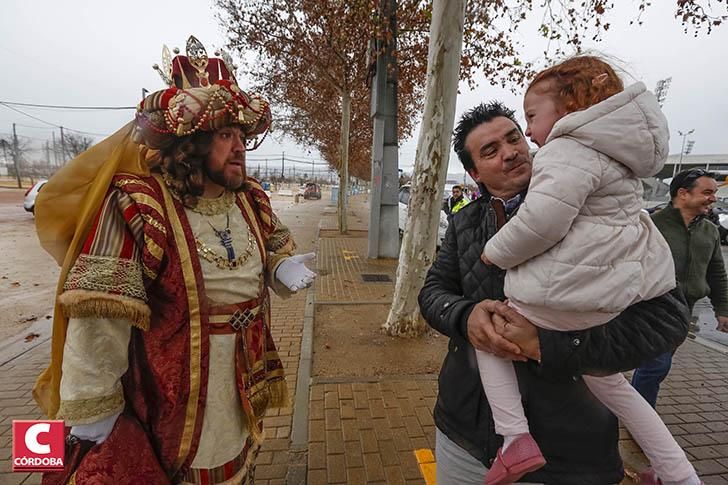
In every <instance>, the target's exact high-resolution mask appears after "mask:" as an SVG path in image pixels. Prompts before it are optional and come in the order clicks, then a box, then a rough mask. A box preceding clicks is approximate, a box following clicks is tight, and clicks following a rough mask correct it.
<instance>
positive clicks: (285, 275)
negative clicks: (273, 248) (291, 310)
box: [276, 253, 316, 291]
mask: <svg viewBox="0 0 728 485" xmlns="http://www.w3.org/2000/svg"><path fill="white" fill-rule="evenodd" d="M315 257H316V253H307V254H297V255H295V256H291V257H290V258H287V259H284V260H283V261H282V262H281V264H279V265H278V268H276V279H278V281H280V282H281V283H283V284H284V285H285V286H286V288H288V289H289V290H291V291H298V290H300V289H303V288H308V287H309V286H311V283H313V279H314V278H315V277H316V273H314V272H313V271H311V270H310V269H308V268H307V267H306V265H305V264H303V263H305V262H306V261H311V260H312V259H313V258H315Z"/></svg>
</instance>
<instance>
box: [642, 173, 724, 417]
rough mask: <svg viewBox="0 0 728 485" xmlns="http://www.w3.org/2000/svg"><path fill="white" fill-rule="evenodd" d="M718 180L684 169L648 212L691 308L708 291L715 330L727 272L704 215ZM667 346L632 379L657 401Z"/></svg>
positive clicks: (667, 356)
mask: <svg viewBox="0 0 728 485" xmlns="http://www.w3.org/2000/svg"><path fill="white" fill-rule="evenodd" d="M717 191H718V184H717V183H716V181H715V178H714V177H713V176H712V174H711V173H710V172H708V171H706V170H703V169H701V168H698V169H691V170H684V171H682V172H680V173H678V174H677V175H675V177H673V179H672V182H670V197H671V198H672V200H671V201H670V203H669V204H668V206H667V207H665V208H664V209H662V210H661V211H658V212H655V213H654V214H652V220H653V221H654V223H655V225H656V226H657V228H658V229H659V230H660V232H661V233H662V235H663V236H664V237H665V239H666V240H667V244H668V245H669V246H670V250H671V251H672V259H673V260H674V262H675V276H676V279H677V282H678V285H679V287H680V288H681V289H682V291H683V293H684V294H685V299H686V300H687V303H688V305H689V307H690V311H691V312H692V310H693V307H694V305H695V302H696V301H698V300H700V299H701V298H704V297H706V296H709V297H710V302H711V303H712V304H713V310H714V311H715V316H716V318H717V319H718V330H719V331H721V332H728V278H726V271H725V265H724V262H723V256H722V254H721V249H720V235H719V233H718V228H717V227H716V226H715V225H714V224H713V223H711V222H710V221H708V220H707V217H706V216H707V215H708V214H709V213H710V211H711V207H712V205H713V204H714V203H715V201H716V197H715V194H716V192H717ZM672 354H673V352H667V353H665V354H663V355H661V356H659V357H657V358H656V359H654V360H651V361H649V362H647V363H646V364H644V365H642V366H640V367H638V368H637V369H636V370H635V372H634V375H633V376H632V385H633V386H634V387H635V389H637V391H638V392H639V393H640V394H642V397H644V398H645V400H646V401H647V402H649V403H650V404H651V405H652V407H655V403H656V402H657V393H658V392H659V390H660V383H661V382H662V381H663V380H664V379H665V377H667V374H668V373H669V372H670V367H671V366H672Z"/></svg>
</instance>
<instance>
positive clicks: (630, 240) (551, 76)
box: [477, 56, 700, 485]
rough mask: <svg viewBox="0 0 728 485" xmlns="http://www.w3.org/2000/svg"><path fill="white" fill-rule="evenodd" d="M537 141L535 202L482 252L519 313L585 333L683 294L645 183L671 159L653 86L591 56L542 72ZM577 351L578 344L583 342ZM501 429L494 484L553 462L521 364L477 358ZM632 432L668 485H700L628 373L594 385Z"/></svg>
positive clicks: (533, 121) (530, 102)
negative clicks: (532, 426) (502, 273)
mask: <svg viewBox="0 0 728 485" xmlns="http://www.w3.org/2000/svg"><path fill="white" fill-rule="evenodd" d="M524 111H525V114H526V121H527V124H528V126H527V130H526V136H528V137H530V138H531V140H532V141H533V142H535V143H536V144H537V145H538V146H539V147H540V150H539V151H538V152H537V154H536V156H535V158H534V160H533V174H532V178H531V183H530V185H529V188H528V195H527V196H526V198H525V201H524V203H523V205H522V206H521V207H520V208H519V210H518V212H517V214H516V215H515V216H514V217H513V218H512V219H511V220H510V222H508V224H506V225H505V226H504V227H503V228H502V229H501V230H500V231H499V232H498V233H497V234H496V235H495V236H494V237H493V238H491V239H490V240H489V241H488V243H487V244H486V245H485V248H484V249H483V260H484V261H485V262H486V263H492V264H495V265H497V266H499V267H501V268H504V269H508V273H507V275H506V281H505V294H506V296H507V297H508V298H509V304H510V305H511V306H512V307H514V308H515V309H516V310H517V311H518V312H519V313H521V314H522V315H523V316H525V317H526V318H528V319H529V320H531V321H532V322H533V323H534V324H535V325H538V326H541V327H543V328H548V329H552V330H563V331H576V330H582V329H585V328H589V327H593V326H596V325H601V324H604V323H606V322H608V321H609V320H611V319H612V318H613V317H614V316H616V315H617V314H619V313H620V312H622V311H623V310H624V309H625V308H627V307H628V306H629V305H631V304H633V303H636V302H638V301H641V300H647V299H650V298H653V297H656V296H659V295H662V294H664V293H666V292H668V291H670V290H671V289H673V288H674V287H675V269H674V266H673V262H672V257H671V256H670V248H669V247H668V245H667V243H666V242H665V240H664V239H663V237H662V235H660V233H659V232H658V230H657V228H656V227H655V226H654V224H653V223H652V221H651V220H650V218H649V216H648V215H647V214H646V213H645V212H643V211H642V210H641V209H642V184H641V182H640V180H639V178H638V177H649V176H652V175H655V174H657V173H658V172H659V171H660V170H661V169H662V167H663V165H664V163H665V159H666V158H667V153H668V139H669V132H668V129H667V121H666V119H665V117H664V116H663V114H662V112H661V111H660V107H659V105H658V104H657V100H656V99H655V96H654V95H652V93H649V92H647V91H646V90H645V86H644V84H642V83H637V84H634V85H632V86H629V87H628V88H626V89H625V88H624V86H623V85H622V82H621V80H620V79H619V77H618V76H617V75H616V73H615V72H614V70H613V69H612V67H611V66H610V65H609V64H607V63H606V62H604V61H602V60H601V59H599V58H596V57H592V56H580V57H574V58H571V59H569V60H567V61H565V62H562V63H561V64H558V65H555V66H553V67H551V68H549V69H546V70H544V71H542V72H540V73H539V74H538V75H537V76H536V78H535V79H534V80H533V81H532V82H531V85H530V86H529V87H528V90H527V91H526V97H525V99H524ZM574 345H577V343H575V344H574ZM477 356H478V366H479V368H480V375H481V379H482V381H483V387H484V389H485V393H486V395H487V397H488V402H489V403H490V407H491V409H492V411H493V419H494V421H495V429H496V432H497V433H498V434H501V435H503V437H504V443H503V447H502V448H501V449H500V450H499V451H498V455H497V458H496V460H495V462H494V463H493V465H492V467H491V469H490V471H489V472H488V475H487V476H486V483H487V484H488V485H495V484H507V483H513V482H515V481H517V480H518V479H519V478H520V477H521V476H522V475H523V474H525V473H527V472H529V471H532V470H535V469H537V468H540V467H541V466H543V465H544V464H545V460H544V458H543V455H542V454H541V452H540V450H539V448H538V445H537V444H536V442H535V441H534V440H533V438H532V437H531V435H530V433H529V428H528V422H527V421H526V418H525V415H524V411H523V406H522V404H521V396H520V394H519V391H518V383H517V381H516V376H515V371H514V369H513V365H512V364H511V363H510V362H509V361H507V360H503V359H500V358H498V357H495V356H494V355H492V354H489V353H486V352H481V351H477ZM583 378H584V381H585V383H586V384H587V385H588V387H589V389H590V390H591V392H592V394H594V396H596V397H597V398H598V399H599V400H600V401H602V402H603V403H604V404H605V406H607V407H608V408H609V409H610V410H611V411H612V412H613V413H614V414H615V415H616V416H617V417H619V419H620V420H621V422H622V423H623V424H624V425H625V426H626V427H627V428H628V429H629V431H630V432H631V434H632V436H633V437H634V439H635V441H637V443H638V444H639V445H640V446H641V448H642V450H643V451H644V453H645V455H647V457H648V458H649V459H650V462H651V464H652V466H653V467H654V469H655V471H656V473H657V476H658V477H660V479H661V480H662V481H663V482H662V483H663V484H665V485H667V484H681V485H687V484H696V485H697V484H699V483H700V480H699V479H698V476H697V474H696V472H695V470H694V469H693V467H692V465H691V464H690V462H688V460H687V458H686V456H685V453H684V452H683V451H682V450H681V449H680V447H679V446H678V444H677V443H676V442H675V440H674V439H673V438H672V436H671V434H670V432H669V431H668V430H667V427H666V426H665V425H664V424H663V422H662V420H661V419H660V417H659V416H658V415H657V413H656V412H655V411H654V410H653V409H652V407H651V406H650V405H649V404H647V402H646V401H645V400H644V399H642V397H641V396H640V395H639V394H638V393H637V391H635V390H634V389H633V388H632V386H630V384H629V383H628V382H627V380H626V379H625V378H624V376H622V374H615V375H610V376H604V377H596V376H586V375H585V376H583Z"/></svg>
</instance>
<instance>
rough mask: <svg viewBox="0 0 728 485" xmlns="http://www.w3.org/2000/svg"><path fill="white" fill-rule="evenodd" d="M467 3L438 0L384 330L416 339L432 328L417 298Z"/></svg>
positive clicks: (432, 235) (433, 240)
mask: <svg viewBox="0 0 728 485" xmlns="http://www.w3.org/2000/svg"><path fill="white" fill-rule="evenodd" d="M464 18H465V0H434V2H433V5H432V23H431V25H430V44H429V53H428V59H427V86H426V94H425V110H424V114H423V117H422V126H421V128H420V134H419V138H418V140H417V152H416V155H415V168H414V174H413V180H412V193H411V196H410V204H409V213H408V215H407V225H406V226H405V232H404V238H403V240H402V248H401V249H400V253H399V266H398V267H397V282H396V285H395V288H394V297H393V301H392V308H391V309H390V311H389V316H388V317H387V322H386V323H385V324H384V325H382V329H383V330H384V331H385V332H386V333H388V334H389V335H399V336H417V335H421V334H422V333H424V331H425V329H426V328H427V326H426V324H425V322H424V321H423V319H422V317H421V315H420V311H419V307H418V304H417V295H418V294H419V292H420V289H421V288H422V285H423V283H424V281H425V275H426V274H427V270H428V269H429V267H430V265H431V264H432V261H433V260H434V255H435V246H436V244H437V228H438V224H439V221H440V210H441V204H442V192H443V190H444V188H445V178H446V177H447V167H448V161H449V158H450V139H451V134H452V129H453V124H454V122H455V103H456V100H457V90H458V79H459V74H460V55H461V53H462V44H463V22H464Z"/></svg>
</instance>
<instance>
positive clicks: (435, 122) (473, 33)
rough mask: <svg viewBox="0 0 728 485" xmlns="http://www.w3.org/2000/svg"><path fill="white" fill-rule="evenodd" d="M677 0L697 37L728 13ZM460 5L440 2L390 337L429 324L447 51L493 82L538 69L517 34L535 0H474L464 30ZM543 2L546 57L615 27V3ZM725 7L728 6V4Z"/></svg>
mask: <svg viewBox="0 0 728 485" xmlns="http://www.w3.org/2000/svg"><path fill="white" fill-rule="evenodd" d="M676 1H677V10H676V14H675V16H676V17H677V18H680V19H681V21H682V23H683V25H684V26H685V30H686V32H687V31H688V29H689V28H694V29H695V30H696V35H697V33H698V31H699V30H700V29H701V28H705V29H706V30H707V33H710V31H711V29H712V28H713V27H716V26H718V25H720V24H721V23H722V22H724V21H726V20H727V19H728V16H727V15H716V14H713V13H712V12H711V11H710V10H709V8H708V11H706V8H705V7H703V6H701V3H707V4H708V7H709V6H710V3H709V2H700V1H698V0H676ZM445 3H447V7H445ZM649 5H650V1H649V0H641V2H640V4H639V6H638V14H637V18H636V20H634V22H639V23H641V22H642V20H641V15H642V12H643V11H644V10H645V8H647V7H648V6H649ZM460 6H461V2H460V1H454V0H434V2H433V12H432V25H431V34H430V35H431V36H432V37H437V38H436V40H435V41H433V39H432V38H431V39H430V44H429V62H428V72H427V89H426V92H427V94H426V102H425V112H424V116H423V120H422V126H421V128H420V136H419V140H418V145H417V154H416V160H415V170H414V174H413V184H412V190H411V196H410V197H411V198H410V200H411V201H412V203H411V205H410V210H409V212H408V216H407V223H406V228H405V234H404V238H403V241H402V247H401V249H400V257H399V265H398V267H397V281H396V285H395V290H394V296H393V302H392V308H391V309H390V312H389V316H388V317H387V322H386V323H385V324H384V325H383V330H384V331H385V332H387V333H388V334H390V335H403V336H415V335H419V334H421V333H423V332H424V331H425V329H426V328H427V326H426V324H425V322H424V321H423V320H422V317H421V316H420V313H419V308H418V305H417V296H418V294H419V291H420V289H421V288H422V284H423V283H424V279H425V275H426V272H427V270H428V269H429V267H430V265H431V264H432V261H433V258H434V252H435V244H436V239H437V227H438V222H439V210H440V208H439V207H440V206H439V204H440V197H441V194H442V191H443V188H444V183H445V178H446V176H447V165H448V157H449V145H448V143H447V142H449V139H450V136H451V133H452V129H453V124H454V119H453V117H452V114H451V113H454V105H455V97H456V95H457V82H454V83H453V80H452V75H453V70H454V69H455V68H454V67H453V65H452V63H450V62H447V56H455V55H456V53H458V51H459V45H460V44H461V43H462V44H463V55H462V66H461V73H460V76H461V79H467V80H470V81H472V79H473V77H472V72H473V70H474V69H478V70H483V72H485V74H486V77H487V78H488V79H489V81H490V82H491V83H492V84H502V85H503V86H506V85H510V86H518V85H521V84H522V83H523V82H524V81H525V79H527V76H528V75H529V73H530V70H531V66H529V65H524V64H522V63H521V62H520V60H519V56H518V53H517V50H516V49H515V47H513V43H512V42H511V41H510V35H511V34H513V32H514V31H515V29H516V28H517V26H518V23H519V22H520V21H522V20H524V19H525V18H526V14H527V13H528V12H529V11H531V9H532V8H533V0H522V1H519V2H515V1H504V0H500V1H493V2H475V1H471V2H468V4H467V7H466V13H465V20H464V24H465V25H464V28H462V30H460V24H458V21H459V18H458V17H457V15H456V14H458V13H459V8H460ZM541 7H542V8H543V9H544V16H543V22H542V24H541V26H540V28H539V31H540V32H541V34H542V35H543V36H544V37H545V38H546V39H547V48H546V50H545V55H546V56H547V57H548V55H549V53H551V55H563V54H564V53H565V52H566V50H567V49H569V50H572V51H576V52H578V51H579V50H580V49H581V45H582V39H583V38H584V36H585V35H587V34H589V35H591V38H592V39H598V38H599V36H600V34H601V33H602V32H604V31H606V30H608V29H609V28H610V24H609V23H608V22H606V21H605V20H604V19H605V13H606V12H607V11H608V10H610V9H611V8H612V7H613V4H612V3H610V2H609V1H607V0H586V1H584V2H581V3H580V4H577V3H576V2H566V1H563V0H542V4H541ZM725 10H727V11H728V6H725ZM726 13H728V12H726ZM498 18H500V19H501V20H503V19H511V20H512V22H511V23H510V24H509V26H508V27H507V28H506V29H503V30H500V29H498V28H497V27H496V24H495V23H493V22H492V21H494V20H495V19H498ZM487 39H490V40H487ZM463 40H464V42H463ZM552 42H553V44H552ZM494 45H495V46H499V48H500V53H501V54H503V53H505V54H506V56H505V57H500V56H499V55H498V54H496V53H494V52H493V51H492V49H493V48H494V47H493V46H494ZM550 47H553V48H552V49H550ZM519 68H522V69H519Z"/></svg>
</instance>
